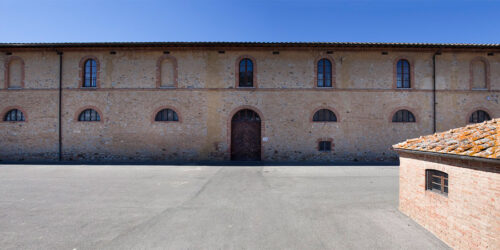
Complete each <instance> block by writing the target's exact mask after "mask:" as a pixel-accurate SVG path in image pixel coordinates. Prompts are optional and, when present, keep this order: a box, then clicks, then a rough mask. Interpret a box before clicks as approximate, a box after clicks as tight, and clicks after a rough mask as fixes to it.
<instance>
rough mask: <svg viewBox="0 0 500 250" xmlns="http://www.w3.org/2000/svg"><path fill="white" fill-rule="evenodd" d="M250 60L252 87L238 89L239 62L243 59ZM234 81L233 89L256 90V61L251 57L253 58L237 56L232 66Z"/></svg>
mask: <svg viewBox="0 0 500 250" xmlns="http://www.w3.org/2000/svg"><path fill="white" fill-rule="evenodd" d="M245 58H247V59H250V60H251V61H252V67H253V86H252V87H240V86H239V85H240V62H241V60H243V59H245ZM234 69H235V70H234V79H235V81H234V82H235V84H234V87H235V88H240V89H254V88H257V87H258V86H259V85H258V80H257V79H258V76H257V72H258V71H257V60H256V59H255V58H254V57H253V56H250V55H241V56H239V57H238V58H237V59H236V62H235V64H234Z"/></svg>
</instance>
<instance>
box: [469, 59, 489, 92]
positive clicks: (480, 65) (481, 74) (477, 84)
mask: <svg viewBox="0 0 500 250" xmlns="http://www.w3.org/2000/svg"><path fill="white" fill-rule="evenodd" d="M471 67H472V69H471V73H472V76H471V77H472V78H471V81H472V86H471V87H472V89H486V88H488V86H487V83H486V63H485V62H484V61H483V60H481V59H478V60H474V61H472V63H471Z"/></svg>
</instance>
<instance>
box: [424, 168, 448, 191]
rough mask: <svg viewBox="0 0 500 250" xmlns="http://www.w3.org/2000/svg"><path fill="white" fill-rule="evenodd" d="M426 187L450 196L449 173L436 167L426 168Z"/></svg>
mask: <svg viewBox="0 0 500 250" xmlns="http://www.w3.org/2000/svg"><path fill="white" fill-rule="evenodd" d="M425 189H426V190H430V191H433V192H436V193H439V194H442V195H445V196H448V174H447V173H445V172H441V171H438V170H434V169H426V170H425Z"/></svg>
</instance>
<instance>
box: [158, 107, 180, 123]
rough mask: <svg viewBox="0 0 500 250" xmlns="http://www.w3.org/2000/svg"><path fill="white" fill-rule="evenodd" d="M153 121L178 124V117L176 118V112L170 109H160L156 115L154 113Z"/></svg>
mask: <svg viewBox="0 0 500 250" xmlns="http://www.w3.org/2000/svg"><path fill="white" fill-rule="evenodd" d="M155 121H157V122H178V121H179V116H177V112H175V111H173V110H172V109H162V110H160V111H159V112H158V113H156V116H155Z"/></svg>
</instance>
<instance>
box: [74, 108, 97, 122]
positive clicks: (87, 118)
mask: <svg viewBox="0 0 500 250" xmlns="http://www.w3.org/2000/svg"><path fill="white" fill-rule="evenodd" d="M100 120H101V116H100V115H99V113H98V112H97V111H95V110H93V109H86V110H84V111H82V113H80V115H79V116H78V121H80V122H98V121H100Z"/></svg>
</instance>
